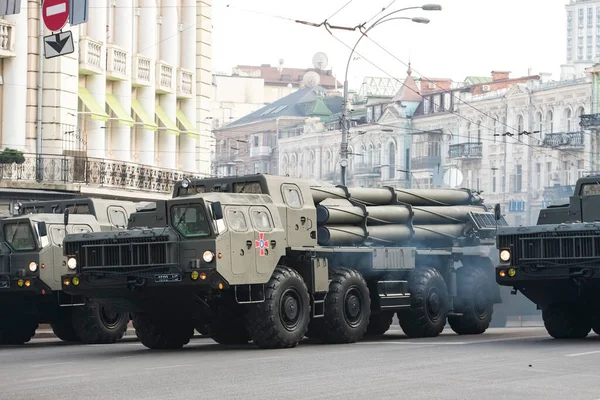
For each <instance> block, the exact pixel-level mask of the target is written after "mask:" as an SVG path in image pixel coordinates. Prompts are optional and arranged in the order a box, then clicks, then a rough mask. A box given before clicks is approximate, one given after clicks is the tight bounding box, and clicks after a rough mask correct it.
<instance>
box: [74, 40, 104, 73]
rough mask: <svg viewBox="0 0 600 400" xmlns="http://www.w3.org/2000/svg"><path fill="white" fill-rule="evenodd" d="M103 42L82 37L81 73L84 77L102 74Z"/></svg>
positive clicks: (80, 51) (80, 43)
mask: <svg viewBox="0 0 600 400" xmlns="http://www.w3.org/2000/svg"><path fill="white" fill-rule="evenodd" d="M102 51H103V49H102V42H99V41H97V40H94V39H90V38H89V37H86V36H82V37H81V38H80V39H79V72H80V73H81V74H82V75H99V74H102V70H103V66H102Z"/></svg>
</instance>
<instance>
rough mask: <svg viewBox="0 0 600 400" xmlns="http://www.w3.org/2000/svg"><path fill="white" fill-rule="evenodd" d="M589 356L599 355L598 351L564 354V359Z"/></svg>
mask: <svg viewBox="0 0 600 400" xmlns="http://www.w3.org/2000/svg"><path fill="white" fill-rule="evenodd" d="M590 354H600V350H596V351H586V352H585V353H573V354H566V355H565V357H579V356H588V355H590Z"/></svg>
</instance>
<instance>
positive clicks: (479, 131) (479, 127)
mask: <svg viewBox="0 0 600 400" xmlns="http://www.w3.org/2000/svg"><path fill="white" fill-rule="evenodd" d="M477 143H481V121H478V122H477Z"/></svg>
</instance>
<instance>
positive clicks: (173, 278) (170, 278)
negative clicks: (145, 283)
mask: <svg viewBox="0 0 600 400" xmlns="http://www.w3.org/2000/svg"><path fill="white" fill-rule="evenodd" d="M180 281H181V275H179V274H160V275H154V282H157V283H164V282H180Z"/></svg>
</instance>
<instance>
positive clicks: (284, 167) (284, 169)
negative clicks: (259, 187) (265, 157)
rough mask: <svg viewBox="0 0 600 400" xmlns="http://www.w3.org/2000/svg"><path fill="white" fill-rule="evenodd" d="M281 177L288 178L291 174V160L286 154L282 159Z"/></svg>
mask: <svg viewBox="0 0 600 400" xmlns="http://www.w3.org/2000/svg"><path fill="white" fill-rule="evenodd" d="M280 172H281V175H283V176H286V175H287V174H289V158H288V155H287V154H284V155H283V157H282V158H281V171H280Z"/></svg>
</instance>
